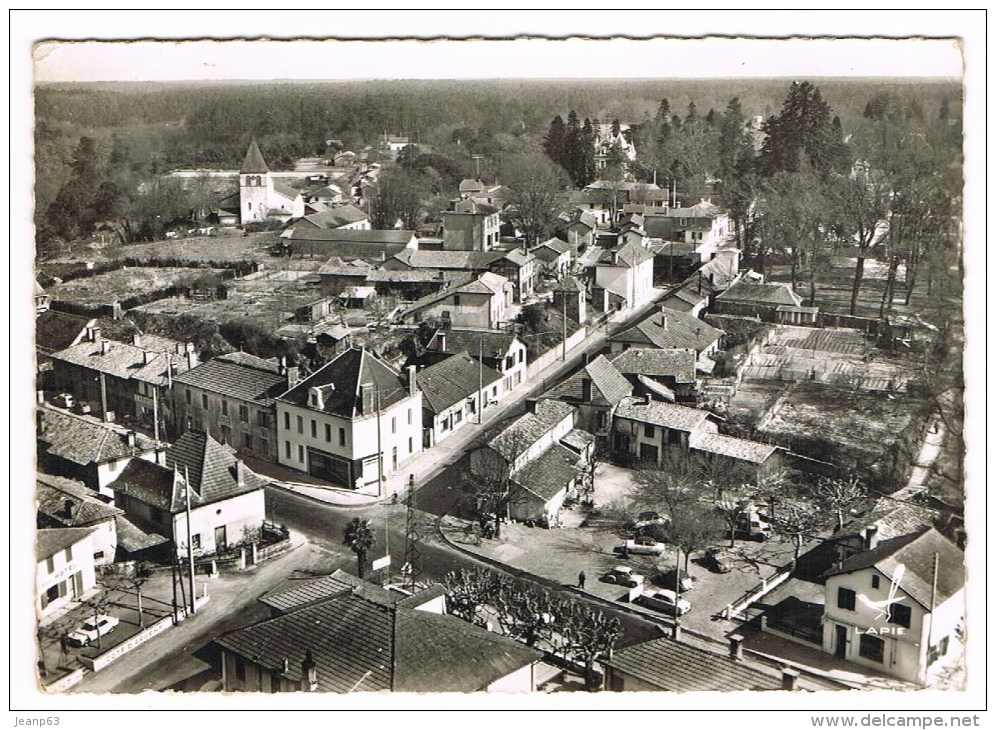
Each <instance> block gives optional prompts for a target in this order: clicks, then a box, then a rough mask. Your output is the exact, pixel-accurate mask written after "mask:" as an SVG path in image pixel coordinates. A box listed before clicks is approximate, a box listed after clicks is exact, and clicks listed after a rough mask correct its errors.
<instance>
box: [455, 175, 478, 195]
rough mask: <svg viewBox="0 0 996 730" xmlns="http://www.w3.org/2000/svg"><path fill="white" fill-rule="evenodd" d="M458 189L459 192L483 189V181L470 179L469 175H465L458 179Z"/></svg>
mask: <svg viewBox="0 0 996 730" xmlns="http://www.w3.org/2000/svg"><path fill="white" fill-rule="evenodd" d="M458 189H459V190H460V192H461V193H476V192H479V191H481V190H484V183H482V182H481V181H480V180H472V179H470V178H469V177H465V178H464V179H463V180H461V181H460V187H459V188H458Z"/></svg>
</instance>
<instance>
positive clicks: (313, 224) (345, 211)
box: [294, 203, 370, 231]
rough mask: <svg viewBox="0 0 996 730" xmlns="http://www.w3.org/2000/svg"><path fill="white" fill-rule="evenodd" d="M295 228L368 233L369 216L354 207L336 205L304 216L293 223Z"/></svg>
mask: <svg viewBox="0 0 996 730" xmlns="http://www.w3.org/2000/svg"><path fill="white" fill-rule="evenodd" d="M294 228H295V230H296V229H297V228H304V229H307V228H319V229H323V230H326V231H369V230H370V216H368V215H367V214H366V213H364V212H363V211H362V210H360V209H359V208H357V207H356V206H355V205H351V204H348V203H347V204H346V205H337V206H335V207H330V208H326V209H325V210H323V211H321V212H319V213H314V214H312V215H306V216H304V217H303V218H301V220H299V221H297V222H295V223H294Z"/></svg>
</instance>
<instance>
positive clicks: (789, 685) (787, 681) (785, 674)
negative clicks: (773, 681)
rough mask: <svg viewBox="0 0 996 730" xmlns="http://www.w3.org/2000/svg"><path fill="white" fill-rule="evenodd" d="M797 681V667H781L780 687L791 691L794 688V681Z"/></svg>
mask: <svg viewBox="0 0 996 730" xmlns="http://www.w3.org/2000/svg"><path fill="white" fill-rule="evenodd" d="M798 681H799V671H798V670H797V669H791V668H790V667H785V668H784V669H782V689H784V690H788V691H789V692H791V691H793V690H794V689H795V688H796V682H798Z"/></svg>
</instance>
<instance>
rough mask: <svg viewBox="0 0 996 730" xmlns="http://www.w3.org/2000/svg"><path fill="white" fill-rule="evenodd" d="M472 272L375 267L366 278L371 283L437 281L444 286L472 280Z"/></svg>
mask: <svg viewBox="0 0 996 730" xmlns="http://www.w3.org/2000/svg"><path fill="white" fill-rule="evenodd" d="M470 278H471V277H470V274H468V273H465V272H463V271H443V270H441V269H439V270H437V269H402V270H400V271H397V270H394V269H375V270H373V271H370V272H368V273H367V278H366V279H365V280H364V281H366V282H368V283H371V284H377V283H380V282H411V283H432V282H437V283H439V284H442V285H443V286H450V285H451V284H453V283H454V282H455V281H456V280H458V279H459V280H461V281H470Z"/></svg>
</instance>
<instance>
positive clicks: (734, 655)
mask: <svg viewBox="0 0 996 730" xmlns="http://www.w3.org/2000/svg"><path fill="white" fill-rule="evenodd" d="M730 659H732V660H733V661H736V662H742V661H743V659H744V637H743V636H741V635H740V634H733V635H732V636H730Z"/></svg>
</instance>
